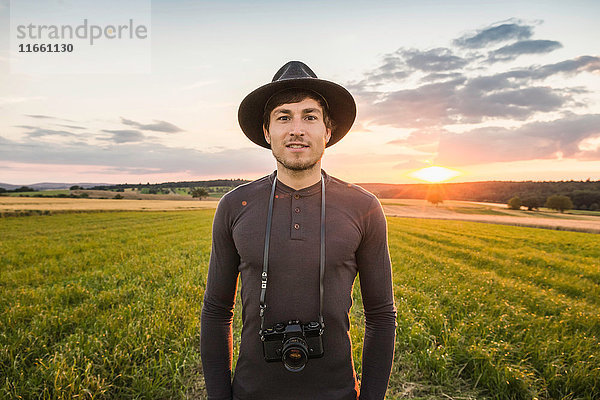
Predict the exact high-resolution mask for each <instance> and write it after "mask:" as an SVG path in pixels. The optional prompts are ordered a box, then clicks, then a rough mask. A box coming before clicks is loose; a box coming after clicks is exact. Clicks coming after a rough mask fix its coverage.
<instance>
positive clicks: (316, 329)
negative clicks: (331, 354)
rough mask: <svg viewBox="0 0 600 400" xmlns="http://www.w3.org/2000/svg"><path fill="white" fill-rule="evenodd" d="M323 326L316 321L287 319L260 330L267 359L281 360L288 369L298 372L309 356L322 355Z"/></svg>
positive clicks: (316, 356)
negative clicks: (305, 321) (304, 321)
mask: <svg viewBox="0 0 600 400" xmlns="http://www.w3.org/2000/svg"><path fill="white" fill-rule="evenodd" d="M323 328H324V325H323V324H322V323H320V322H317V321H311V322H307V323H304V324H303V323H302V322H300V321H297V320H294V321H288V322H280V323H277V324H275V325H274V326H273V327H272V328H267V329H264V330H263V331H261V340H262V343H263V353H264V355H265V360H267V361H282V362H283V365H284V366H285V368H286V369H287V370H288V371H291V372H300V371H302V370H303V369H304V366H305V365H306V363H307V362H308V359H309V358H319V357H323V354H324V351H323V339H322V337H321V336H322V335H323Z"/></svg>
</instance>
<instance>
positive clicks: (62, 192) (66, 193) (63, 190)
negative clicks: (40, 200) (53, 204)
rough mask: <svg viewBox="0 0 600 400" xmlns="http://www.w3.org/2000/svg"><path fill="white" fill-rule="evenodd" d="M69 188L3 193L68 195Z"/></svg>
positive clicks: (18, 195) (17, 195)
mask: <svg viewBox="0 0 600 400" xmlns="http://www.w3.org/2000/svg"><path fill="white" fill-rule="evenodd" d="M69 193H70V190H68V189H56V190H38V191H35V192H15V193H4V195H5V196H13V197H20V196H57V195H59V194H65V195H69Z"/></svg>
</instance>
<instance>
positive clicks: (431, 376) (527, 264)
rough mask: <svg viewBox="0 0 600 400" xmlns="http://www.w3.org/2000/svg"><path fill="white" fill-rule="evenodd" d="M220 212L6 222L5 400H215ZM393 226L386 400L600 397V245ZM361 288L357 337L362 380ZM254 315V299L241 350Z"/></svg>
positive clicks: (486, 229) (0, 255)
mask: <svg viewBox="0 0 600 400" xmlns="http://www.w3.org/2000/svg"><path fill="white" fill-rule="evenodd" d="M213 214H214V210H201V211H165V212H154V211H147V212H108V213H102V212H98V213H87V214H57V215H49V216H28V217H8V218H4V219H2V220H1V221H0V222H1V223H0V237H1V238H2V239H1V240H0V272H1V274H0V288H1V289H2V290H1V294H0V307H1V308H0V309H1V310H2V311H1V313H0V341H1V343H2V346H1V347H0V368H1V369H0V375H1V376H2V377H4V379H3V381H2V382H0V397H5V398H18V397H19V396H22V397H25V398H27V397H36V398H37V397H41V398H57V399H58V398H73V397H86V396H87V397H93V398H97V399H104V398H106V399H109V398H131V397H138V398H175V399H184V398H204V397H203V396H204V391H203V383H202V375H201V368H200V358H199V320H200V310H201V306H202V295H203V293H204V285H205V279H206V273H207V268H208V259H209V255H210V231H211V225H212V217H213ZM388 226H389V244H390V253H391V256H392V261H393V273H394V293H395V298H396V306H397V308H398V319H397V322H398V329H397V341H396V353H395V364H394V369H393V373H392V377H391V379H390V386H389V390H388V395H387V397H386V398H388V399H399V398H404V397H406V396H407V395H411V396H413V397H419V396H420V397H427V398H434V399H438V398H439V399H442V398H448V397H447V396H451V397H454V398H458V397H461V398H481V397H489V398H496V399H521V398H523V399H528V398H534V397H536V398H538V399H550V398H563V397H567V398H581V399H593V398H598V397H600V388H599V387H598V385H597V382H599V381H600V359H599V356H598V355H599V354H600V343H599V342H600V340H599V337H600V312H599V311H598V308H599V307H598V300H597V297H598V293H599V286H600V284H599V283H598V274H599V273H600V265H599V264H598V263H599V260H600V245H599V244H600V243H599V240H600V236H598V235H595V234H589V233H576V232H564V231H550V230H542V229H532V228H521V227H512V226H503V225H489V224H481V223H473V222H464V221H436V220H423V219H413V218H411V219H404V218H394V217H391V218H388ZM359 286H360V285H359V282H358V280H357V282H356V284H355V288H354V292H353V298H354V305H353V307H352V310H351V316H350V318H351V321H352V323H353V325H352V328H351V331H350V335H351V338H352V340H353V355H354V363H355V367H356V369H357V372H358V373H359V374H360V372H361V369H362V368H361V352H362V339H363V325H362V323H363V322H364V313H363V312H362V302H361V300H360V287H359ZM240 314H241V307H240V301H239V299H238V302H237V304H236V315H235V319H234V332H233V333H234V338H238V339H239V335H240V329H241V323H240ZM235 349H236V351H237V346H236V347H235ZM234 360H235V359H234Z"/></svg>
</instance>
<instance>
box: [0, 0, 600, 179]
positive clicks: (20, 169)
mask: <svg viewBox="0 0 600 400" xmlns="http://www.w3.org/2000/svg"><path fill="white" fill-rule="evenodd" d="M111 1H113V2H114V4H112V3H111ZM103 4H104V6H103V8H102V9H98V7H100V5H97V4H94V2H92V1H82V2H79V3H78V4H77V5H73V4H72V5H70V8H68V9H67V8H63V7H65V4H64V3H61V2H59V1H57V0H45V1H42V2H34V1H33V0H20V1H19V2H16V1H15V2H13V3H11V2H10V1H9V0H0V21H1V22H2V23H1V24H0V87H1V88H2V92H1V94H0V181H2V182H5V183H7V184H11V185H25V186H26V185H28V184H23V183H22V182H37V183H43V182H57V183H61V182H74V183H77V182H83V183H85V182H92V183H93V182H132V181H136V182H138V181H139V182H168V181H194V180H212V179H236V178H238V177H239V176H244V177H245V178H241V179H248V180H253V179H257V178H259V177H261V176H264V175H267V174H268V173H270V171H272V170H273V169H274V165H275V163H274V160H273V158H272V156H271V153H270V151H267V150H265V149H262V148H258V146H255V145H253V144H252V143H251V142H250V141H249V140H248V139H247V138H246V137H245V136H244V134H243V133H242V131H241V129H240V128H239V126H238V122H237V108H238V106H239V103H240V101H241V100H242V99H243V98H244V97H245V95H246V94H248V93H249V92H251V91H252V90H254V89H255V88H257V87H259V86H262V85H264V84H265V83H267V82H270V80H271V78H272V76H273V74H274V73H275V71H277V69H279V67H281V65H283V64H285V62H287V61H289V60H302V61H304V62H306V64H307V65H308V66H309V67H310V68H311V69H313V71H315V73H316V74H317V76H318V77H319V78H322V79H326V80H330V81H333V82H336V83H339V84H341V85H342V86H344V87H346V88H347V89H348V90H349V91H350V92H351V93H352V94H353V96H354V97H355V99H356V102H357V106H358V116H357V120H356V121H355V123H354V126H353V127H352V129H351V131H350V132H349V133H348V135H347V136H346V137H345V138H344V139H343V140H342V141H340V142H339V143H337V144H336V145H335V146H332V147H331V148H328V149H327V150H326V152H325V156H324V158H323V169H325V170H326V171H327V172H328V173H329V174H331V175H333V176H336V177H338V178H340V179H342V180H344V181H348V182H363V183H364V182H377V183H389V184H410V183H419V182H420V181H419V180H418V179H417V178H416V177H415V176H414V173H415V171H417V170H420V169H422V168H425V167H431V166H439V167H444V168H449V169H452V170H455V171H457V172H458V173H459V175H458V176H456V177H454V178H452V179H449V180H448V181H447V182H449V183H469V182H482V181H515V182H526V181H570V180H575V181H586V180H587V179H589V180H592V181H597V180H600V54H599V53H598V50H597V48H596V47H597V46H595V43H597V42H598V40H594V39H595V38H596V39H600V29H599V28H598V27H597V22H596V18H594V17H593V16H594V15H599V14H600V3H599V2H594V1H592V0H578V1H574V2H570V3H568V4H567V3H564V4H563V3H561V4H548V5H546V6H544V7H543V8H540V7H539V6H537V5H536V4H528V3H527V4H523V3H522V2H518V1H516V0H510V1H509V2H508V3H506V2H504V3H502V4H485V5H482V4H481V3H480V2H477V1H475V0H467V1H461V2H439V1H434V0H429V1H427V2H425V3H420V4H419V5H413V6H411V7H407V6H406V5H405V4H398V3H395V2H387V1H386V2H378V3H369V2H364V1H352V2H341V1H332V2H328V3H327V4H320V3H318V2H316V1H313V0H309V1H308V2H307V3H303V7H306V8H308V9H310V10H311V12H310V14H309V15H307V14H306V13H301V12H296V13H290V12H289V9H290V7H291V5H292V4H295V3H291V2H287V3H286V2H281V3H273V2H271V1H268V0H262V1H258V2H255V3H253V4H252V5H250V4H247V3H244V2H242V1H231V2H224V3H219V4H215V3H212V2H202V1H201V2H193V1H190V0H177V1H169V2H167V1H164V0H155V1H152V2H150V0H136V1H134V2H131V3H128V4H127V7H125V6H124V5H122V6H119V3H118V2H116V1H114V0H109V1H108V2H106V3H103ZM109 6H112V7H109ZM150 6H151V7H150ZM27 7H30V10H29V9H28V8H27ZM122 7H125V8H122ZM296 7H297V5H296ZM23 10H25V11H27V10H29V11H31V10H34V11H31V12H30V13H25V14H24V15H25V16H27V17H28V18H29V17H31V20H32V21H31V23H34V24H38V26H40V25H49V24H56V25H57V26H58V25H59V24H61V23H62V24H65V23H68V24H71V25H72V26H76V25H77V24H80V23H81V21H83V20H84V18H85V19H86V20H89V24H90V26H91V25H94V24H96V25H102V24H107V23H113V24H114V23H118V22H120V21H119V18H120V17H123V16H127V18H125V17H123V18H124V20H123V21H130V23H131V24H133V22H132V19H135V21H136V22H135V24H136V25H138V26H143V24H144V23H146V24H147V30H148V32H147V33H148V35H147V36H148V37H147V38H146V39H143V40H142V39H140V41H138V42H131V41H127V40H120V41H119V43H118V45H119V46H131V45H132V44H135V46H138V47H139V49H138V50H139V52H136V51H133V50H131V48H125V47H123V48H121V47H117V44H116V43H117V41H113V42H110V43H108V42H107V41H106V40H104V39H102V38H100V39H97V43H95V44H94V45H93V47H92V46H89V45H88V44H87V43H79V42H76V41H75V42H74V43H75V50H76V51H74V52H73V53H72V54H71V55H68V57H75V58H69V60H75V61H74V62H72V63H71V64H73V65H72V68H76V67H79V68H81V70H80V71H74V70H73V71H72V70H70V69H68V68H67V67H66V66H64V65H63V66H62V67H61V66H60V65H59V63H58V61H57V60H62V59H63V58H65V57H67V55H65V56H64V57H63V56H62V55H59V54H37V55H35V56H41V57H45V58H43V60H45V61H44V63H46V64H48V65H50V66H52V65H54V64H52V63H53V62H55V61H56V62H57V65H56V66H57V68H58V67H60V68H62V69H60V68H59V70H58V71H59V72H61V73H56V71H51V70H50V69H49V68H50V66H49V67H48V68H47V69H46V70H35V69H33V68H32V67H31V66H30V67H29V69H27V68H25V67H26V63H27V60H28V57H30V55H27V54H16V53H14V52H13V50H14V49H13V47H14V45H15V44H16V42H15V40H16V38H17V36H16V35H14V32H15V31H14V29H15V27H14V26H11V25H15V24H17V23H19V21H20V19H19V16H20V13H23V12H24V11H23ZM60 10H63V11H64V13H62V14H61V12H60ZM315 10H317V11H318V12H315ZM594 10H595V11H594ZM11 15H12V17H11ZM21 17H23V16H21ZM150 21H151V23H150ZM140 24H141V25H140ZM294 25H298V26H302V27H304V28H305V29H301V30H294V29H289V27H290V26H294ZM132 26H133V25H132ZM281 32H285V35H287V36H286V40H284V41H282V42H281V43H280V42H273V40H272V38H274V37H282V34H281ZM315 38H316V39H318V40H316V39H315ZM103 40H104V41H103ZM144 40H145V41H144ZM33 42H35V41H33ZM33 42H32V43H33ZM38 42H39V41H38ZM84 42H85V41H84ZM190 43H193V46H191V45H190ZM290 43H291V44H290ZM298 43H301V44H302V45H299V44H298ZM265 44H266V45H265ZM113 45H114V46H113ZM111 46H112V47H111ZM128 49H129V50H128ZM112 50H115V51H116V53H110V51H112ZM119 51H120V52H121V53H119ZM123 52H125V53H123ZM128 53H131V54H132V58H131V60H130V61H131V63H130V64H127V65H125V64H123V65H120V64H118V61H119V60H120V59H123V58H124V57H121V56H117V55H118V54H120V55H123V54H128ZM99 55H104V56H105V57H104V59H105V61H104V63H102V62H100V61H97V65H95V66H94V65H91V64H90V62H86V60H88V59H90V60H91V59H92V58H93V56H96V57H97V56H99ZM31 57H34V55H31ZM77 57H79V58H77ZM94 60H95V59H94ZM63 61H64V60H63ZM51 64H52V65H51ZM111 64H114V65H113V66H114V68H112V67H111ZM117 64H118V65H117ZM24 65H25V66H24ZM117 67H120V68H121V70H117V69H115V68H117ZM40 68H41V67H40ZM10 182H21V183H15V184H13V183H10ZM32 184H34V183H29V185H32Z"/></svg>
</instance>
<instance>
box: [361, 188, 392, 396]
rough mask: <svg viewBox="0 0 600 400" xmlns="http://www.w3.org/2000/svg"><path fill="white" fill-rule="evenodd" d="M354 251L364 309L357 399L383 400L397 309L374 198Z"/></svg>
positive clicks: (383, 231)
mask: <svg viewBox="0 0 600 400" xmlns="http://www.w3.org/2000/svg"><path fill="white" fill-rule="evenodd" d="M364 226H365V228H364V229H365V231H364V236H363V240H362V242H361V244H360V246H359V248H358V250H357V252H356V262H357V264H358V271H359V278H360V288H361V292H362V299H363V306H364V310H365V325H366V326H365V340H364V345H363V357H362V379H361V387H360V400H383V399H384V398H385V392H386V390H387V386H388V381H389V378H390V371H391V368H392V362H393V359H394V341H395V338H396V308H395V307H394V292H393V289H392V270H391V262H390V254H389V250H388V245H387V225H386V220H385V216H384V214H383V209H382V208H381V205H380V204H379V202H378V201H377V199H373V202H372V203H371V207H370V208H369V212H368V215H367V216H366V217H365V223H364Z"/></svg>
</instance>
